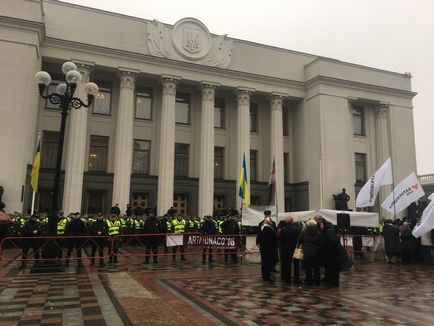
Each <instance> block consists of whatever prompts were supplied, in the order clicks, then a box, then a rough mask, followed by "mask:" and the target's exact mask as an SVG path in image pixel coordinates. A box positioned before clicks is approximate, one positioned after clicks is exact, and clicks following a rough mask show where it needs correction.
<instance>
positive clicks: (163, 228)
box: [159, 214, 171, 254]
mask: <svg viewBox="0 0 434 326" xmlns="http://www.w3.org/2000/svg"><path fill="white" fill-rule="evenodd" d="M170 224H171V222H170V220H169V215H167V214H164V216H163V217H161V218H160V231H159V233H161V234H162V236H161V238H160V242H163V243H164V253H166V254H167V253H168V252H169V247H168V246H167V243H166V235H165V234H166V233H170V230H169V228H168V225H170Z"/></svg>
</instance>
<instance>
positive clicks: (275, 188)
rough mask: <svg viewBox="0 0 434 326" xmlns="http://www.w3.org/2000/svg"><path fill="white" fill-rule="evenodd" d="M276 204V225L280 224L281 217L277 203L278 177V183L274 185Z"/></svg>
mask: <svg viewBox="0 0 434 326" xmlns="http://www.w3.org/2000/svg"><path fill="white" fill-rule="evenodd" d="M274 202H275V203H276V225H277V224H278V220H277V219H278V217H279V203H278V202H277V177H276V181H275V183H274Z"/></svg>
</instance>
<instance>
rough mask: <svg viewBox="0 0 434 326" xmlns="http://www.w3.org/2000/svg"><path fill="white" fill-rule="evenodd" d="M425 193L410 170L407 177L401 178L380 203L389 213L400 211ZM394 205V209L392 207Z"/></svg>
mask: <svg viewBox="0 0 434 326" xmlns="http://www.w3.org/2000/svg"><path fill="white" fill-rule="evenodd" d="M423 195H425V192H424V191H423V189H422V186H421V185H420V183H419V179H418V178H417V175H416V173H414V172H412V173H411V174H410V175H409V176H408V177H407V178H405V179H404V180H402V181H401V182H400V183H399V184H398V185H397V186H396V187H395V189H394V190H393V192H392V193H391V194H390V195H389V196H388V197H387V198H386V200H385V201H384V202H383V203H382V204H381V207H383V208H384V209H385V210H387V211H388V212H389V213H392V214H393V213H396V214H398V213H400V212H402V211H403V210H404V209H406V208H407V207H408V206H410V204H411V203H412V202H414V201H416V200H418V199H419V198H420V197H422V196H423ZM393 206H395V209H393Z"/></svg>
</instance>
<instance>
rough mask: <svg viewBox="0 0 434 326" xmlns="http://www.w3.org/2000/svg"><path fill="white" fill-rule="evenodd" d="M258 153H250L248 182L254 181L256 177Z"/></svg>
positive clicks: (253, 151)
mask: <svg viewBox="0 0 434 326" xmlns="http://www.w3.org/2000/svg"><path fill="white" fill-rule="evenodd" d="M257 173H258V151H257V150H251V151H250V181H256V179H257V177H258V175H257Z"/></svg>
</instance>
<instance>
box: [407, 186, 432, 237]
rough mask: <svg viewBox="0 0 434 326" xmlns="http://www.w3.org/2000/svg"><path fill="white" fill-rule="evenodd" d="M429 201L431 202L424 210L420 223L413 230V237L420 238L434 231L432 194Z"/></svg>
mask: <svg viewBox="0 0 434 326" xmlns="http://www.w3.org/2000/svg"><path fill="white" fill-rule="evenodd" d="M428 199H430V200H431V202H430V203H429V204H428V206H427V207H426V208H425V209H424V210H423V213H422V217H421V219H420V222H419V223H418V224H417V225H416V226H415V227H414V229H413V232H412V233H413V236H414V237H415V238H419V237H420V236H421V235H422V234H425V233H427V232H429V231H431V230H432V229H434V194H431V195H430V196H429V197H428Z"/></svg>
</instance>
